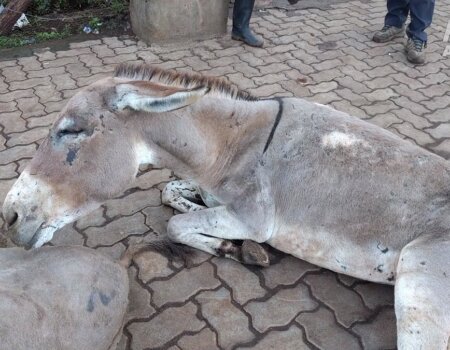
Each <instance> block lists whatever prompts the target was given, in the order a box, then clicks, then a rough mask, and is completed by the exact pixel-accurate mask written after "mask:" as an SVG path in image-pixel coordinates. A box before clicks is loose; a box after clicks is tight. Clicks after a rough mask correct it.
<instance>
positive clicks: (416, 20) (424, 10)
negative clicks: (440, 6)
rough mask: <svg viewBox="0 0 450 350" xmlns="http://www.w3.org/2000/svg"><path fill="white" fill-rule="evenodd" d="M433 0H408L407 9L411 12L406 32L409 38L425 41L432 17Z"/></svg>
mask: <svg viewBox="0 0 450 350" xmlns="http://www.w3.org/2000/svg"><path fill="white" fill-rule="evenodd" d="M434 1H435V0H410V1H409V11H410V14H411V23H410V24H409V26H408V28H407V30H406V34H407V35H408V37H409V38H413V39H420V40H422V41H427V33H425V29H426V28H428V27H429V26H430V24H431V21H432V19H433V12H434Z"/></svg>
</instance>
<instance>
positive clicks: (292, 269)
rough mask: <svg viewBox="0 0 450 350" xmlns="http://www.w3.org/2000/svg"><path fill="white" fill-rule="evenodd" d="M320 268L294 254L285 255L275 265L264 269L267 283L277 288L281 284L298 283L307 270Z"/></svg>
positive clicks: (270, 286) (268, 285)
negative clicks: (295, 256)
mask: <svg viewBox="0 0 450 350" xmlns="http://www.w3.org/2000/svg"><path fill="white" fill-rule="evenodd" d="M319 269H320V268H319V267H317V266H315V265H311V264H309V263H307V262H305V261H303V260H300V259H297V258H294V257H293V256H285V257H283V258H282V259H281V261H280V262H278V263H277V264H275V265H271V266H269V267H267V268H265V269H263V270H262V273H263V275H264V281H265V285H266V286H267V287H269V288H276V287H277V286H280V285H292V284H294V283H296V282H297V281H298V280H299V279H300V278H301V277H303V275H304V274H305V273H306V272H309V271H318V270H319Z"/></svg>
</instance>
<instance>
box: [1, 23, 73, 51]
mask: <svg viewBox="0 0 450 350" xmlns="http://www.w3.org/2000/svg"><path fill="white" fill-rule="evenodd" d="M70 35H71V32H70V28H68V27H66V28H64V29H63V30H62V31H61V32H38V33H36V34H35V35H34V36H32V37H28V36H23V35H20V34H13V35H10V36H3V35H0V48H2V49H5V48H11V47H19V46H25V45H28V44H35V43H41V42H43V41H48V40H56V39H64V38H67V37H68V36H70Z"/></svg>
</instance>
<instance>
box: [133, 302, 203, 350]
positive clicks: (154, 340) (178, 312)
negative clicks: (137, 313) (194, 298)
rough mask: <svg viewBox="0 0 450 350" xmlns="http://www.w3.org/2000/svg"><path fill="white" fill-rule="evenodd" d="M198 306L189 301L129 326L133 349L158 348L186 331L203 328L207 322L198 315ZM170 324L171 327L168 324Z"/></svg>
mask: <svg viewBox="0 0 450 350" xmlns="http://www.w3.org/2000/svg"><path fill="white" fill-rule="evenodd" d="M196 313H197V307H196V306H195V305H194V304H193V303H192V302H188V303H187V304H186V305H184V306H180V307H171V308H168V309H166V310H164V311H163V312H161V313H160V314H158V315H157V316H156V317H154V318H152V319H151V320H150V321H149V322H134V323H131V324H130V325H129V326H128V330H129V331H130V333H131V335H132V341H131V346H132V348H133V350H144V349H148V348H157V347H160V346H163V345H164V344H167V343H168V342H170V341H171V340H173V339H174V338H175V337H177V336H179V335H180V334H182V333H184V332H196V331H199V330H201V329H202V328H203V327H204V326H205V323H204V322H203V321H200V320H199V319H198V318H197V317H196ZM169 324H170V327H168V326H167V325H169Z"/></svg>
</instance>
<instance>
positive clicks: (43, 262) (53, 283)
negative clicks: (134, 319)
mask: <svg viewBox="0 0 450 350" xmlns="http://www.w3.org/2000/svg"><path fill="white" fill-rule="evenodd" d="M128 289H129V286H128V275H127V272H126V270H125V268H124V267H123V266H121V265H120V264H118V263H115V262H113V261H111V260H110V259H108V258H107V257H106V256H103V255H102V254H100V253H98V252H96V251H94V250H92V249H88V248H84V247H43V248H39V249H35V250H31V251H25V250H23V249H21V248H3V249H0V315H1V317H0V334H1V346H0V347H1V349H2V350H28V349H34V350H50V349H58V350H79V349H83V350H113V349H115V348H116V345H117V343H118V341H119V340H120V337H121V335H122V324H123V320H124V316H125V312H126V309H127V305H128Z"/></svg>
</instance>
